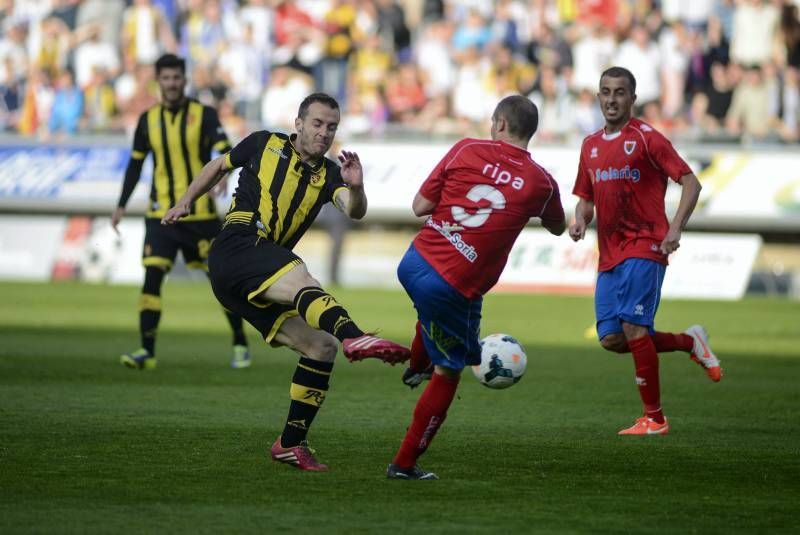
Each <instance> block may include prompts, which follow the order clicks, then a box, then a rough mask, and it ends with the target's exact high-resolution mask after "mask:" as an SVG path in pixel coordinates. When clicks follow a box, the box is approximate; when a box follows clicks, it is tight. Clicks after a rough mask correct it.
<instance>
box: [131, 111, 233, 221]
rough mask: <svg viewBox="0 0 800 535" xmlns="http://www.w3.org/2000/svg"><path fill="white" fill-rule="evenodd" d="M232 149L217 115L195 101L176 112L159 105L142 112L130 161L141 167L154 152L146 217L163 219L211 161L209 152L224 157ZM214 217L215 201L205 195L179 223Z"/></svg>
mask: <svg viewBox="0 0 800 535" xmlns="http://www.w3.org/2000/svg"><path fill="white" fill-rule="evenodd" d="M230 148H231V145H230V142H229V141H228V137H227V136H226V135H225V131H224V130H223V129H222V125H221V124H220V122H219V117H218V116H217V112H216V110H214V108H211V107H209V106H205V105H203V104H201V103H200V102H198V101H196V100H194V99H186V101H185V102H184V104H183V105H182V106H180V107H178V108H176V109H169V108H167V107H165V106H163V105H161V104H157V105H155V106H153V107H152V108H150V109H149V110H147V111H146V112H144V113H143V114H142V115H141V116H140V117H139V124H138V125H137V127H136V133H135V134H134V137H133V151H132V152H131V160H132V161H135V160H138V161H140V162H141V161H143V160H144V159H145V157H146V156H147V154H148V153H150V152H152V153H153V185H152V187H151V188H150V201H149V204H148V208H147V213H146V216H147V217H158V218H160V217H163V216H164V214H166V212H167V210H169V209H170V208H172V207H173V206H175V202H176V201H177V200H178V199H180V198H181V196H182V195H183V194H184V193H185V192H186V188H188V187H189V184H190V183H191V182H192V179H193V178H194V177H195V176H197V175H198V174H199V173H200V170H201V169H202V168H203V166H204V165H205V164H207V163H208V162H209V161H210V160H211V151H212V150H213V151H217V152H219V153H225V152H228V151H229V150H230ZM136 180H138V176H137V177H136ZM126 182H127V177H126ZM134 186H135V183H134ZM123 194H124V193H123ZM216 217H217V212H216V207H215V206H214V200H213V199H212V198H211V197H210V196H209V195H208V194H206V195H203V196H201V197H200V198H199V199H197V201H195V202H194V203H193V204H192V206H191V210H190V212H189V215H187V216H186V217H184V218H183V220H184V221H198V220H203V219H213V218H216Z"/></svg>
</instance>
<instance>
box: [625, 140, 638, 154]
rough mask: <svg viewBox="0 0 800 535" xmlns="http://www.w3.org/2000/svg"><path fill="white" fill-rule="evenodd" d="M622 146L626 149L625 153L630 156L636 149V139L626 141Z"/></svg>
mask: <svg viewBox="0 0 800 535" xmlns="http://www.w3.org/2000/svg"><path fill="white" fill-rule="evenodd" d="M622 148H623V149H624V150H625V154H627V155H628V156H630V155H631V154H633V151H634V150H635V149H636V141H626V142H625V144H624V145H623V146H622Z"/></svg>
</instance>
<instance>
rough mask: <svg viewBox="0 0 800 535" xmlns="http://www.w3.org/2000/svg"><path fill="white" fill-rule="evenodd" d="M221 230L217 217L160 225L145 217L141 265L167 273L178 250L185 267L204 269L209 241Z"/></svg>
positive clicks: (153, 219) (151, 218)
mask: <svg viewBox="0 0 800 535" xmlns="http://www.w3.org/2000/svg"><path fill="white" fill-rule="evenodd" d="M221 228H222V222H221V221H220V220H219V219H216V218H215V219H207V220H203V221H182V222H178V223H175V224H174V225H162V224H161V220H160V219H158V218H155V217H146V218H145V220H144V229H145V232H144V248H143V249H142V265H143V266H145V267H148V266H157V267H161V268H164V269H165V270H167V271H169V270H170V269H172V265H173V264H174V263H175V255H177V254H178V249H180V250H181V253H182V254H183V260H184V262H186V265H187V267H190V268H194V269H206V259H208V251H209V249H211V242H212V241H214V238H216V237H217V234H219V231H220V229H221Z"/></svg>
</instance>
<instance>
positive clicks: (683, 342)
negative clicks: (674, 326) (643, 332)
mask: <svg viewBox="0 0 800 535" xmlns="http://www.w3.org/2000/svg"><path fill="white" fill-rule="evenodd" d="M652 338H653V343H654V344H655V345H656V351H658V352H659V353H668V352H670V351H685V352H686V353H690V352H691V351H692V348H694V339H693V338H692V337H691V336H689V335H688V334H686V333H662V332H656V333H655V334H653V336H652Z"/></svg>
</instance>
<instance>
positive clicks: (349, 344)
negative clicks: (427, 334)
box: [342, 334, 411, 366]
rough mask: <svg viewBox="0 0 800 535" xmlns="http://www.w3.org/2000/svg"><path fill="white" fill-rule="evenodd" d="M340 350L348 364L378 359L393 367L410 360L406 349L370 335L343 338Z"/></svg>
mask: <svg viewBox="0 0 800 535" xmlns="http://www.w3.org/2000/svg"><path fill="white" fill-rule="evenodd" d="M342 350H343V351H344V356H345V357H347V360H349V361H350V362H356V361H359V360H364V359H378V360H382V361H383V362H386V363H388V364H391V365H392V366H394V365H395V364H397V363H398V362H405V361H407V360H408V359H409V358H411V351H410V350H409V349H408V348H407V347H404V346H401V345H400V344H396V343H394V342H392V341H389V340H385V339H383V338H379V337H377V336H374V335H371V334H363V335H361V336H359V337H358V338H345V339H344V340H343V341H342Z"/></svg>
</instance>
